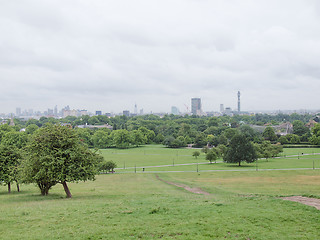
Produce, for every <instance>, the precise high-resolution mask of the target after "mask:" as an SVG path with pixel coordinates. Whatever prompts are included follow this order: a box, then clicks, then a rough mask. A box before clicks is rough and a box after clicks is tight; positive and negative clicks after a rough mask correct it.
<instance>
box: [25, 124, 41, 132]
mask: <svg viewBox="0 0 320 240" xmlns="http://www.w3.org/2000/svg"><path fill="white" fill-rule="evenodd" d="M38 128H39V127H38V125H36V124H34V123H32V124H30V125H28V126H27V127H26V131H25V133H26V134H33V133H34V132H35V131H36V130H37V129H38Z"/></svg>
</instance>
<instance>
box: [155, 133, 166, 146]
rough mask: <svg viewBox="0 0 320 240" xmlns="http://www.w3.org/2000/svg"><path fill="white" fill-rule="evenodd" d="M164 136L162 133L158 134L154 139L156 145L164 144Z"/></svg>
mask: <svg viewBox="0 0 320 240" xmlns="http://www.w3.org/2000/svg"><path fill="white" fill-rule="evenodd" d="M163 140H164V136H163V135H162V134H161V133H158V134H157V136H156V137H155V138H154V142H155V143H158V144H159V143H163Z"/></svg>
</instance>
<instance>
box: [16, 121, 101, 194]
mask: <svg viewBox="0 0 320 240" xmlns="http://www.w3.org/2000/svg"><path fill="white" fill-rule="evenodd" d="M26 149H27V154H26V159H25V160H24V161H23V164H22V170H23V176H24V181H25V182H27V183H36V184H37V185H38V187H39V188H40V190H41V194H42V195H48V192H49V189H50V188H51V187H52V186H54V185H56V184H57V183H61V184H62V185H63V187H64V190H65V192H66V195H67V197H68V198H71V197H72V195H71V192H70V190H69V188H68V185H67V182H78V181H86V180H94V179H95V174H96V167H97V164H98V161H101V158H102V157H101V156H100V155H99V154H98V153H96V152H93V151H91V150H90V149H88V147H87V146H86V145H85V144H83V143H82V142H81V141H80V139H79V136H78V135H77V133H76V132H75V131H74V130H73V129H70V128H69V127H64V126H61V125H53V124H48V125H46V127H42V128H40V129H38V130H37V131H36V132H35V133H34V135H33V136H32V139H31V141H30V142H29V144H28V145H27V148H26Z"/></svg>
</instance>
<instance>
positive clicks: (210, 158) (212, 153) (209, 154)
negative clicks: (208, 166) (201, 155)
mask: <svg viewBox="0 0 320 240" xmlns="http://www.w3.org/2000/svg"><path fill="white" fill-rule="evenodd" d="M217 158H218V155H217V153H216V152H215V151H214V150H213V149H211V150H209V151H208V152H207V154H206V160H208V161H209V162H210V163H212V161H217Z"/></svg>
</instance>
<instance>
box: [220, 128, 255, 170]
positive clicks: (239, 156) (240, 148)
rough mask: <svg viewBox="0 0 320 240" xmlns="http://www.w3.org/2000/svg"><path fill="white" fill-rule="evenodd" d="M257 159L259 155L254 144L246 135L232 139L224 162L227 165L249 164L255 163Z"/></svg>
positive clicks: (237, 135) (239, 135) (238, 135)
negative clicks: (243, 162)
mask: <svg viewBox="0 0 320 240" xmlns="http://www.w3.org/2000/svg"><path fill="white" fill-rule="evenodd" d="M256 159H257V153H256V150H255V149H254V147H253V145H252V143H251V142H250V141H249V140H248V139H247V137H246V136H245V135H244V134H241V133H240V134H236V135H235V136H233V137H232V139H231V140H230V143H229V147H228V149H227V152H226V154H225V155H224V158H223V160H224V161H225V162H227V163H238V164H239V166H240V164H241V162H242V161H245V162H247V163H250V162H254V161H255V160H256Z"/></svg>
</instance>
